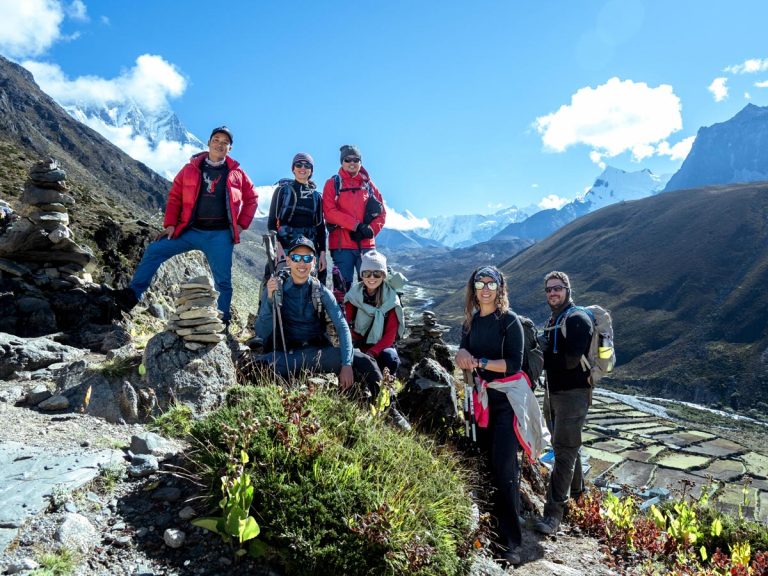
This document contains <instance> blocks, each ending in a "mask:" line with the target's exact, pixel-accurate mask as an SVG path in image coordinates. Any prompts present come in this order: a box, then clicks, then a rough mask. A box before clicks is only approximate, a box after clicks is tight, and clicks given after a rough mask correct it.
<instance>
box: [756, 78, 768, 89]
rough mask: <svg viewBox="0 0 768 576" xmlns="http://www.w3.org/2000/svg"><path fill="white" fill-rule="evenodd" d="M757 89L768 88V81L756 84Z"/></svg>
mask: <svg viewBox="0 0 768 576" xmlns="http://www.w3.org/2000/svg"><path fill="white" fill-rule="evenodd" d="M755 87H756V88H768V80H761V81H760V82H755Z"/></svg>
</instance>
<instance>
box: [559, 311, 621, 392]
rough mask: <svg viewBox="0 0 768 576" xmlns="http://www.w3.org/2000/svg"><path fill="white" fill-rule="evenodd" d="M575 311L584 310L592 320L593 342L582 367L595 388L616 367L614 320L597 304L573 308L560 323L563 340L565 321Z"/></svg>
mask: <svg viewBox="0 0 768 576" xmlns="http://www.w3.org/2000/svg"><path fill="white" fill-rule="evenodd" d="M574 310H584V311H585V312H586V313H587V316H589V318H590V320H592V340H590V342H589V349H588V350H587V353H586V354H584V355H583V356H582V357H581V367H582V368H583V369H584V370H585V371H587V372H589V383H590V384H591V385H592V386H593V387H594V386H597V385H598V384H600V380H602V379H603V376H605V375H606V374H610V373H611V372H613V368H614V366H616V350H615V349H614V347H613V320H612V319H611V313H610V312H609V311H608V310H606V309H605V308H603V307H602V306H598V305H597V304H593V305H592V306H573V307H571V308H569V309H568V313H567V314H566V315H565V318H563V320H562V322H559V325H560V331H561V332H562V334H563V338H567V336H566V333H565V321H566V320H567V319H568V316H569V315H570V313H571V312H572V311H574Z"/></svg>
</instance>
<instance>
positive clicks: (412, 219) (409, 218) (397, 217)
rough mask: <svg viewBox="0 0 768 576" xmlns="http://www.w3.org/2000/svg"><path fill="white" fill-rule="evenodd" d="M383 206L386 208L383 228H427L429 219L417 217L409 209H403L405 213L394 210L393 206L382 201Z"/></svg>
mask: <svg viewBox="0 0 768 576" xmlns="http://www.w3.org/2000/svg"><path fill="white" fill-rule="evenodd" d="M384 207H385V208H386V209H387V222H386V224H385V225H384V226H385V228H390V229H392V230H415V229H417V228H429V227H430V224H429V220H427V219H426V218H417V217H416V216H414V215H413V214H412V213H411V212H410V211H409V210H406V211H405V214H400V213H399V212H396V211H395V209H394V208H391V207H389V206H387V203H386V202H384Z"/></svg>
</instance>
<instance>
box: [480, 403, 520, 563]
mask: <svg viewBox="0 0 768 576" xmlns="http://www.w3.org/2000/svg"><path fill="white" fill-rule="evenodd" d="M488 411H489V416H488V428H486V429H482V428H480V429H479V431H480V435H479V438H478V439H479V441H480V444H481V448H483V449H484V452H485V453H486V455H487V457H488V459H489V463H490V468H491V474H492V480H493V486H494V488H495V491H494V495H493V515H494V517H495V518H496V521H497V523H498V531H499V538H498V544H500V545H501V546H503V547H505V548H506V549H510V548H514V547H515V546H520V544H521V543H522V540H523V536H522V532H521V529H520V509H521V507H520V464H519V462H518V460H517V451H518V449H519V447H520V444H519V443H518V441H517V436H516V435H515V430H514V418H515V412H514V410H512V405H511V404H510V403H509V400H507V395H506V394H504V393H503V392H499V391H498V390H490V389H489V390H488Z"/></svg>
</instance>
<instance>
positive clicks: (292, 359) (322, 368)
mask: <svg viewBox="0 0 768 576" xmlns="http://www.w3.org/2000/svg"><path fill="white" fill-rule="evenodd" d="M286 357H287V364H286ZM255 360H256V361H257V362H264V363H268V364H270V365H271V364H274V366H275V369H276V370H277V372H278V374H280V375H281V376H282V377H283V378H287V377H288V376H289V375H291V374H298V373H300V372H301V371H302V370H307V371H308V372H317V373H327V372H333V373H334V374H338V373H339V372H340V371H341V350H340V349H339V348H336V347H335V346H326V347H324V348H319V347H317V346H308V347H306V348H299V349H298V350H293V351H291V352H288V353H287V354H286V353H285V352H282V351H275V352H270V353H269V354H263V355H261V356H259V357H257V358H256V359H255ZM352 371H353V372H354V374H355V382H362V384H363V389H362V390H361V391H360V392H361V393H362V394H363V395H364V396H365V397H366V399H368V400H369V401H373V400H375V399H376V397H377V396H378V395H379V388H380V384H381V380H382V376H381V371H379V367H378V366H377V365H376V362H375V361H374V359H373V358H371V357H370V356H368V355H367V354H363V353H362V352H360V350H357V349H355V350H354V356H353V357H352Z"/></svg>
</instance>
